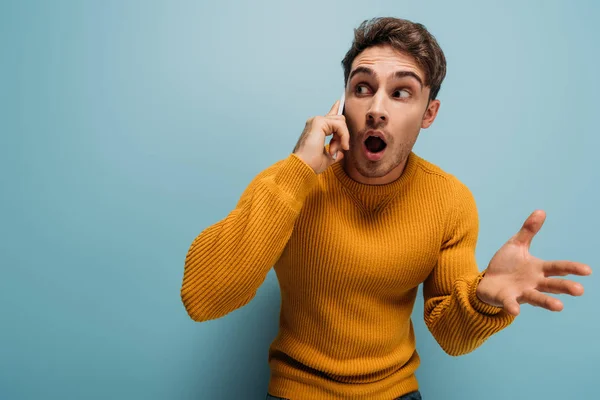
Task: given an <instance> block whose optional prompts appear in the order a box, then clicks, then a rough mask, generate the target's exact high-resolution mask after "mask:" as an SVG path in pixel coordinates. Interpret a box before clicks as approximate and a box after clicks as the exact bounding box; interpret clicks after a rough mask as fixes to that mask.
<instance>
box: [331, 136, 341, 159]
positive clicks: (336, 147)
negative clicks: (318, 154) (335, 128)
mask: <svg viewBox="0 0 600 400" xmlns="http://www.w3.org/2000/svg"><path fill="white" fill-rule="evenodd" d="M339 149H340V141H339V139H337V138H333V139H331V142H329V154H331V155H332V156H333V155H335V153H337V152H338V150H339Z"/></svg>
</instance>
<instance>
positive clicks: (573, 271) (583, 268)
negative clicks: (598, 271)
mask: <svg viewBox="0 0 600 400" xmlns="http://www.w3.org/2000/svg"><path fill="white" fill-rule="evenodd" d="M542 269H543V271H544V275H545V276H565V275H579V276H586V275H590V274H591V273H592V269H591V268H590V266H589V265H586V264H582V263H579V262H575V261H564V260H559V261H545V262H544V265H543V267H542Z"/></svg>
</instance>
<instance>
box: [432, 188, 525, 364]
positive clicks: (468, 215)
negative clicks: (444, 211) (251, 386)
mask: <svg viewBox="0 0 600 400" xmlns="http://www.w3.org/2000/svg"><path fill="white" fill-rule="evenodd" d="M453 184H454V196H453V199H452V204H451V207H450V210H449V215H448V219H447V222H446V227H445V234H444V242H443V243H442V247H441V249H440V254H439V257H438V261H437V264H436V266H435V268H434V269H433V271H432V272H431V274H430V275H429V277H428V278H427V279H426V281H425V283H424V285H423V296H424V300H425V307H424V308H425V316H424V317H425V323H426V325H427V327H428V328H429V330H430V332H431V333H432V334H433V336H434V338H435V339H436V341H437V342H438V343H439V344H440V346H441V347H442V349H444V351H445V352H446V353H448V354H450V355H453V356H458V355H462V354H466V353H469V352H471V351H473V350H475V349H476V348H477V347H479V346H480V345H481V344H483V342H484V341H485V340H486V339H487V338H489V337H490V336H491V335H493V334H494V333H496V332H498V331H500V330H502V329H504V328H505V327H507V326H508V325H509V324H510V323H511V322H512V321H513V319H514V317H512V316H510V315H509V314H507V313H506V312H505V311H504V310H503V309H502V308H500V307H494V306H491V305H488V304H486V303H484V302H482V301H481V300H479V298H478V297H477V294H476V290H477V285H478V284H479V281H480V280H481V278H482V277H483V275H484V274H485V271H484V272H479V270H478V268H477V262H476V259H475V247H476V244H477V236H478V233H479V219H478V214H477V207H476V204H475V199H474V198H473V195H472V193H471V191H470V190H469V189H468V188H467V187H466V186H465V185H464V184H463V183H461V182H460V181H458V180H457V179H456V178H454V177H453Z"/></svg>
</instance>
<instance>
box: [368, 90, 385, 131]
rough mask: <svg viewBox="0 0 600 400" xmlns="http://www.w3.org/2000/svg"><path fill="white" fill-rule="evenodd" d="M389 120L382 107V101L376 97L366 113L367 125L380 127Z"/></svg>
mask: <svg viewBox="0 0 600 400" xmlns="http://www.w3.org/2000/svg"><path fill="white" fill-rule="evenodd" d="M388 120H389V117H388V114H387V112H386V111H385V107H384V106H383V100H382V99H379V98H378V97H377V96H374V97H373V102H372V103H371V108H369V111H367V123H368V124H369V125H375V126H377V125H380V124H386V123H387V122H388Z"/></svg>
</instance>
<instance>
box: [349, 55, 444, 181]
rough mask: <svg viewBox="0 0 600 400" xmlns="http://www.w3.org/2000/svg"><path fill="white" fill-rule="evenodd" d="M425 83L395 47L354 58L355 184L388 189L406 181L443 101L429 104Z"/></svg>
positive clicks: (351, 107)
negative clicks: (411, 158) (416, 148)
mask: <svg viewBox="0 0 600 400" xmlns="http://www.w3.org/2000/svg"><path fill="white" fill-rule="evenodd" d="M424 83H425V73H424V71H423V70H422V69H421V68H420V67H419V66H418V64H417V63H416V61H415V60H414V58H413V57H411V56H409V55H405V54H403V53H400V52H398V51H397V50H394V49H393V48H392V47H391V46H388V45H385V46H375V47H370V48H368V49H366V50H364V51H363V52H362V53H360V54H359V55H358V56H357V57H356V58H355V59H354V61H353V62H352V68H351V71H350V75H349V79H348V83H347V85H346V106H345V111H344V115H345V116H346V123H347V125H348V130H349V132H350V150H349V151H346V152H345V154H344V163H345V168H346V170H347V171H348V172H349V173H350V175H351V176H352V177H353V178H354V179H355V180H359V181H361V182H363V183H369V184H383V183H388V182H389V181H391V180H394V179H396V178H398V177H399V176H400V174H401V173H402V170H403V169H404V165H405V161H406V159H407V157H408V154H409V153H410V151H411V150H412V148H413V145H414V143H415V141H416V140H417V136H418V135H419V131H420V130H421V128H427V127H429V126H430V125H431V123H432V122H433V120H434V119H435V116H436V114H437V110H438V108H439V101H438V100H434V101H431V102H429V93H430V88H429V87H425V86H424ZM372 135H379V136H381V137H382V139H383V140H384V142H385V144H383V143H382V142H381V141H380V140H379V139H375V138H370V139H369V136H372ZM384 146H385V147H384ZM382 147H383V150H381V151H379V150H380V149H381V148H382Z"/></svg>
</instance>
